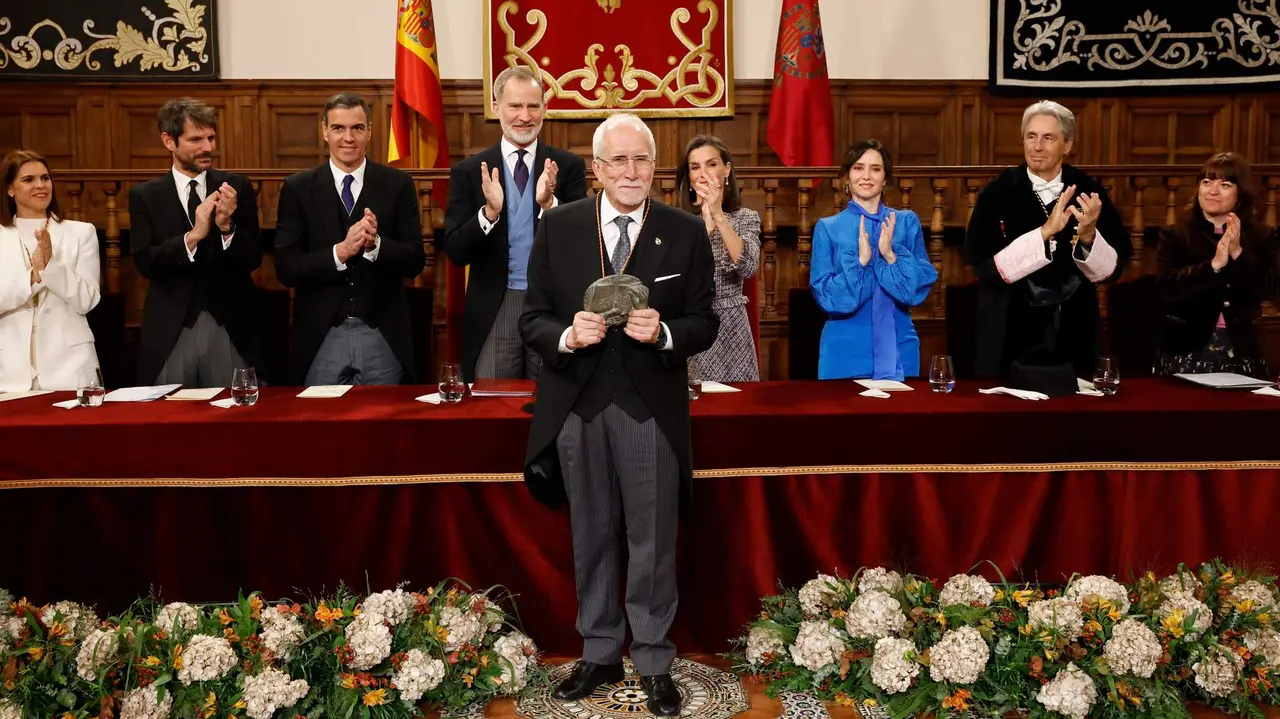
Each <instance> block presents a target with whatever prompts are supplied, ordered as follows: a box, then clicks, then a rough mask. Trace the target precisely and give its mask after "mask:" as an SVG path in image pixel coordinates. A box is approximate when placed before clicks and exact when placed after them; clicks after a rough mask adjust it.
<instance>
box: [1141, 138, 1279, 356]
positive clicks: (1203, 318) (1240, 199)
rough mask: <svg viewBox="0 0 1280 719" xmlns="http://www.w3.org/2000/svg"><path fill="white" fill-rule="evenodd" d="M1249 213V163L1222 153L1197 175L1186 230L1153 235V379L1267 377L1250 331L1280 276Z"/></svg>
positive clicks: (1263, 232) (1268, 236) (1266, 238)
mask: <svg viewBox="0 0 1280 719" xmlns="http://www.w3.org/2000/svg"><path fill="white" fill-rule="evenodd" d="M1253 209H1254V208H1253V184H1252V180H1251V177H1250V172H1249V163H1248V162H1246V161H1245V159H1244V158H1243V157H1240V156H1239V155H1236V154H1234V153H1230V152H1222V153H1218V154H1216V155H1214V156H1213V157H1211V158H1209V160H1208V161H1207V162H1206V163H1205V164H1204V168H1203V169H1202V170H1201V171H1200V177H1199V186H1198V187H1197V190H1196V199H1195V200H1194V201H1193V202H1192V204H1191V213H1190V214H1189V216H1188V217H1187V220H1186V222H1184V223H1183V224H1181V225H1173V226H1170V227H1166V228H1164V229H1163V230H1161V231H1160V247H1159V250H1158V251H1157V265H1158V272H1159V283H1160V294H1161V298H1162V300H1163V301H1164V306H1165V326H1164V333H1163V336H1162V337H1161V340H1160V348H1159V351H1158V353H1157V355H1156V366H1155V372H1156V374H1163V375H1169V374H1175V373H1202V372H1237V373H1240V374H1246V375H1250V376H1253V377H1259V378H1266V377H1268V375H1267V368H1266V361H1265V360H1264V358H1263V355H1262V344H1261V342H1260V341H1259V337H1258V333H1257V331H1256V329H1255V327H1254V324H1255V323H1256V322H1257V321H1258V318H1259V317H1260V316H1261V304H1262V301H1263V300H1264V299H1267V298H1269V297H1276V296H1278V295H1280V270H1278V268H1277V266H1276V246H1277V238H1276V235H1275V232H1274V231H1273V230H1271V229H1270V228H1268V227H1266V226H1264V225H1262V224H1260V223H1257V222H1254V220H1253Z"/></svg>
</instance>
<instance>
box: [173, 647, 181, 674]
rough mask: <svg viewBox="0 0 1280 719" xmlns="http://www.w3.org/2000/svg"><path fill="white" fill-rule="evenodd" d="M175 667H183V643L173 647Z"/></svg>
mask: <svg viewBox="0 0 1280 719" xmlns="http://www.w3.org/2000/svg"><path fill="white" fill-rule="evenodd" d="M173 668H174V669H181V668H182V645H181V644H179V645H178V646H176V647H174V648H173Z"/></svg>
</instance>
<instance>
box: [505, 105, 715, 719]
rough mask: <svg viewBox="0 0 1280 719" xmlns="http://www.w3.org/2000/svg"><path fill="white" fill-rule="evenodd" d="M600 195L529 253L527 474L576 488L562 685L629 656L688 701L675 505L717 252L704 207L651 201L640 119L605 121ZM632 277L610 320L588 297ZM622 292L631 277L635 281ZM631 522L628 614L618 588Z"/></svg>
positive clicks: (593, 676) (658, 688)
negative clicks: (627, 642) (592, 289)
mask: <svg viewBox="0 0 1280 719" xmlns="http://www.w3.org/2000/svg"><path fill="white" fill-rule="evenodd" d="M592 150H593V152H594V155H595V159H593V160H592V163H591V167H592V170H593V171H594V172H595V175H596V177H597V178H598V179H599V180H600V183H601V184H602V185H603V186H604V192H603V193H602V194H601V195H599V196H598V197H596V198H592V199H584V200H579V201H577V202H572V203H569V204H566V205H562V206H561V207H558V208H555V209H552V210H549V211H548V212H547V213H546V214H545V215H544V216H543V219H542V222H541V223H540V224H539V225H538V234H537V237H536V238H535V239H534V243H533V251H532V253H531V255H530V258H529V292H528V294H527V295H526V297H525V305H524V315H523V316H522V317H521V319H520V330H521V333H522V334H523V336H524V339H525V342H527V343H528V344H529V346H530V347H532V348H533V350H534V351H535V352H537V353H538V355H539V356H540V357H541V358H542V373H541V376H540V377H539V380H538V394H537V399H536V401H535V408H534V416H533V428H532V431H531V433H530V435H529V447H528V452H527V455H526V467H525V478H526V481H527V482H528V486H529V489H530V491H531V492H533V494H534V496H535V497H536V498H538V499H539V500H541V501H543V502H546V503H548V504H552V505H555V504H558V503H559V502H561V501H562V500H564V499H565V498H566V495H567V499H568V504H569V520H570V524H571V527H572V532H573V563H574V577H575V580H576V585H577V593H578V631H579V632H580V633H581V634H582V639H583V648H582V660H581V661H579V662H578V664H577V666H576V668H575V669H574V672H573V674H572V675H571V676H570V677H569V678H568V679H566V680H565V681H564V682H562V683H561V684H560V685H559V686H557V687H556V689H555V692H554V696H555V697H556V698H558V699H560V700H562V701H576V700H579V699H582V698H584V697H586V696H588V695H590V694H591V693H592V691H594V690H595V689H596V687H598V686H600V685H601V684H607V683H613V682H618V681H621V679H622V675H623V669H622V648H623V637H624V635H625V634H626V629H627V623H628V621H630V624H631V634H632V637H633V642H632V644H631V659H632V661H633V662H634V663H635V668H636V671H637V672H639V674H640V676H641V684H642V686H643V688H644V691H645V693H646V694H647V695H648V702H649V705H648V706H649V710H650V711H651V712H652V713H654V714H657V715H661V716H675V715H677V714H679V713H680V693H679V691H678V690H677V689H676V686H675V684H674V683H673V682H672V680H671V674H670V672H671V663H672V660H673V659H674V658H675V653H676V650H675V645H674V644H672V643H671V640H670V639H669V638H668V637H667V632H668V630H669V629H670V627H671V622H672V621H673V619H674V618H675V612H676V564H675V563H676V558H675V548H676V517H677V513H678V512H677V510H678V507H679V503H680V496H681V494H682V491H681V490H682V489H683V490H686V491H687V490H688V483H689V481H690V480H691V478H692V466H693V462H692V457H691V454H690V447H689V390H688V375H687V373H686V362H687V361H688V359H689V357H691V356H692V355H695V354H697V353H699V352H702V351H703V350H705V349H707V348H708V347H710V346H711V345H712V343H714V342H715V338H716V332H717V331H718V329H719V326H720V321H719V318H718V317H717V315H716V313H715V311H714V310H713V309H712V308H711V303H712V300H713V299H714V298H715V280H714V277H713V269H714V260H713V258H712V255H711V244H710V240H709V239H708V237H707V231H706V227H705V226H704V224H703V222H702V220H701V219H699V218H698V217H697V216H696V215H692V214H690V213H687V212H684V211H682V210H678V209H676V208H672V207H667V206H666V205H662V204H659V203H654V202H652V201H651V200H650V199H649V190H650V186H651V185H652V183H653V167H654V156H655V154H656V148H655V144H654V141H653V134H652V133H651V132H650V131H649V128H648V127H647V126H646V125H645V124H644V122H642V121H641V120H640V119H639V118H637V117H636V116H634V115H629V114H625V113H617V114H614V115H611V116H610V117H609V119H607V120H605V121H604V122H603V123H601V125H600V126H599V127H598V128H597V129H596V132H595V137H594V139H593V142H592ZM623 273H625V274H627V275H631V276H632V277H634V278H636V279H637V280H638V281H639V282H641V283H643V284H644V285H645V286H647V287H648V288H649V297H648V302H647V307H637V308H633V309H630V311H629V314H627V315H625V316H619V317H618V318H616V320H613V321H612V323H610V322H608V321H606V319H605V318H604V317H603V316H601V315H600V314H598V313H596V312H590V311H587V310H586V309H585V308H584V307H583V296H584V295H585V293H586V291H587V288H588V287H589V286H591V285H592V284H593V283H594V282H597V281H599V280H601V279H602V278H604V277H607V276H610V275H618V274H623ZM624 289H625V288H624ZM624 528H625V536H626V540H625V541H626V548H627V568H626V577H627V589H626V602H625V603H626V616H625V618H624V616H623V611H622V606H621V604H622V602H621V599H620V597H619V596H618V595H619V592H618V572H619V568H620V566H619V565H620V562H621V559H620V558H621V556H622V551H621V550H622V547H621V546H620V544H621V542H620V537H621V536H622V534H623V531H624Z"/></svg>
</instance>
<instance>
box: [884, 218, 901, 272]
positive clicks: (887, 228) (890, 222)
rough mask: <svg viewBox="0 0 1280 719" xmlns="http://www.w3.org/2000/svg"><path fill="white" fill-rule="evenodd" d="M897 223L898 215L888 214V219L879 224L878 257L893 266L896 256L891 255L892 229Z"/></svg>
mask: <svg viewBox="0 0 1280 719" xmlns="http://www.w3.org/2000/svg"><path fill="white" fill-rule="evenodd" d="M897 223H898V213H896V212H890V213H889V217H888V219H886V220H885V221H884V222H882V223H880V256H881V257H883V258H884V261H885V262H888V263H889V264H891V265H892V264H893V263H894V262H896V261H897V259H898V256H897V255H895V254H893V228H894V226H895V225H897Z"/></svg>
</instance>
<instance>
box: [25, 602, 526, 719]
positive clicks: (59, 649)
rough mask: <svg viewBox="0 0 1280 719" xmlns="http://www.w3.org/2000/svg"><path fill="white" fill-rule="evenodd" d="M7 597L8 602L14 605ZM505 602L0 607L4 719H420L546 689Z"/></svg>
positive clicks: (146, 603)
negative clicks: (107, 612)
mask: <svg viewBox="0 0 1280 719" xmlns="http://www.w3.org/2000/svg"><path fill="white" fill-rule="evenodd" d="M6 596H7V595H6ZM509 599H510V598H509V597H508V596H505V595H503V594H501V593H500V591H497V590H489V591H487V592H474V591H472V590H470V589H469V588H467V587H466V586H464V585H462V584H460V583H456V582H442V583H441V584H439V585H437V586H435V587H432V588H430V589H428V590H427V591H426V592H424V593H417V592H410V591H406V589H405V588H403V587H398V588H396V589H393V590H389V591H383V592H377V593H374V594H370V595H368V596H364V597H361V596H359V595H356V594H353V593H352V592H350V591H349V590H347V589H346V588H345V587H339V589H338V591H337V592H336V593H334V594H331V595H329V596H326V597H324V598H321V599H317V600H314V601H311V602H307V603H296V602H291V601H285V602H278V603H268V602H265V601H264V600H263V599H262V597H261V595H259V594H256V593H255V594H250V595H249V596H247V597H241V598H240V599H239V600H238V601H237V602H236V603H234V604H230V605H205V606H196V605H190V604H183V603H173V604H166V605H163V606H156V603H154V602H147V601H143V602H139V603H138V604H136V605H135V606H134V608H132V609H131V610H130V611H129V612H128V613H126V614H124V615H122V616H119V617H111V618H109V619H106V620H101V619H99V618H98V616H97V615H96V614H94V613H93V611H92V610H91V609H90V608H88V607H84V606H82V605H79V604H74V603H71V602H58V603H56V604H52V605H49V606H45V607H37V606H33V605H31V604H28V603H27V602H26V601H25V600H22V601H18V602H13V601H7V602H5V604H4V605H3V607H0V666H2V667H3V680H0V719H33V718H36V717H39V718H40V719H44V718H46V717H64V716H71V717H76V718H77V719H80V718H84V717H103V718H106V717H113V718H118V719H169V718H170V717H215V716H216V717H219V718H221V717H247V718H248V719H272V718H273V717H275V718H279V719H306V718H307V717H322V716H323V717H367V718H368V719H400V718H401V717H414V716H422V715H423V711H424V709H427V708H437V709H447V708H453V709H456V708H460V707H464V706H467V705H470V704H472V703H474V702H477V701H483V700H487V699H489V698H492V697H496V696H501V695H516V694H519V693H520V692H521V691H522V690H524V689H525V688H526V687H528V686H530V685H533V684H538V683H541V682H544V681H545V680H546V673H545V672H544V671H542V669H541V667H540V664H539V654H538V649H537V647H536V646H534V644H533V642H532V641H531V640H530V639H529V638H528V637H526V636H525V635H524V634H522V633H520V632H519V631H518V630H517V629H515V628H514V627H513V626H512V624H511V622H509V621H508V614H507V611H506V609H504V607H503V602H506V601H508V600H509Z"/></svg>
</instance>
